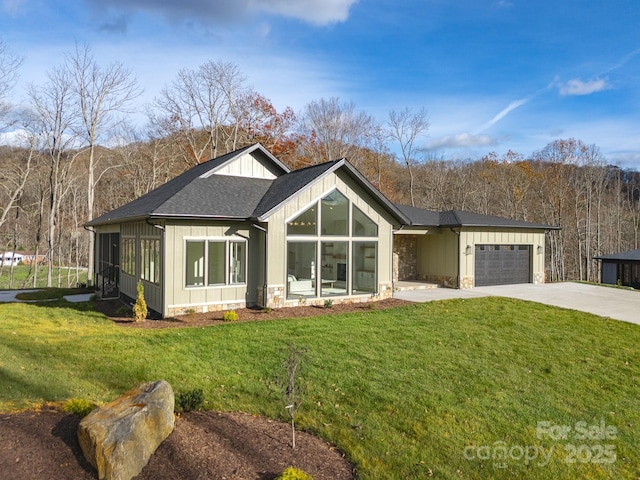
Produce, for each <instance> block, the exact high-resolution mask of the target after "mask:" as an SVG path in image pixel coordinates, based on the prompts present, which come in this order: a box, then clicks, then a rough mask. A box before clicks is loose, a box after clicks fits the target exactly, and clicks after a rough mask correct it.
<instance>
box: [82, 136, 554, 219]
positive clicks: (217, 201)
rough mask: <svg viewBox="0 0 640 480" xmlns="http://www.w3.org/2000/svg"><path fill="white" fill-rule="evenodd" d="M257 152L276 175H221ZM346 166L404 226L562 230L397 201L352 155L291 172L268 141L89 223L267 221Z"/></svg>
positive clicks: (196, 169) (186, 174)
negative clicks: (351, 160)
mask: <svg viewBox="0 0 640 480" xmlns="http://www.w3.org/2000/svg"><path fill="white" fill-rule="evenodd" d="M245 153H253V154H256V155H259V156H262V157H263V158H264V159H266V160H267V163H268V165H269V167H268V168H269V169H270V170H271V171H272V173H273V174H274V175H275V179H266V178H254V177H243V176H233V175H228V174H225V175H217V174H216V172H217V171H218V170H219V169H220V168H222V167H223V166H224V165H225V164H227V163H228V162H231V161H233V160H234V159H236V158H238V157H239V156H240V155H242V154H245ZM338 170H340V171H341V172H343V173H344V174H346V175H347V176H348V177H349V178H351V180H353V181H354V182H355V183H356V184H357V185H358V186H359V187H361V188H362V189H363V190H364V191H365V192H367V193H368V194H369V195H371V197H373V198H374V199H375V200H376V201H377V202H378V204H379V205H380V206H381V207H382V208H384V209H385V210H386V211H387V212H388V213H389V214H390V215H391V216H392V217H393V218H395V220H396V221H397V222H398V224H399V225H408V226H412V227H498V228H535V229H545V230H550V229H556V228H557V227H552V226H548V225H543V224H539V223H532V222H524V221H520V220H512V219H508V218H503V217H496V216H492V215H481V214H477V213H471V212H465V211H461V210H450V211H447V212H437V211H433V210H425V209H422V208H416V207H410V206H408V205H396V204H393V203H391V202H390V201H389V200H388V199H387V198H386V197H385V196H384V195H382V193H380V192H379V191H378V190H377V189H376V188H375V187H374V186H373V185H372V184H371V183H370V182H369V181H368V180H367V179H366V178H365V177H364V176H363V175H362V174H361V173H360V172H359V171H358V170H357V169H356V168H355V167H353V166H352V165H351V164H350V163H349V162H348V161H347V160H346V159H344V158H342V159H340V160H333V161H330V162H325V163H320V164H317V165H312V166H310V167H306V168H302V169H299V170H295V171H293V172H292V171H290V170H289V169H288V168H287V167H286V166H285V165H284V164H282V163H281V162H280V161H279V160H278V159H276V158H275V157H274V156H273V155H272V154H271V153H269V151H268V150H266V149H265V148H264V147H263V146H262V145H260V144H255V145H251V146H248V147H245V148H242V149H240V150H236V151H234V152H231V153H228V154H226V155H223V156H221V157H218V158H215V159H213V160H210V161H208V162H205V163H202V164H200V165H196V166H195V167H193V168H191V169H189V170H187V171H186V172H184V173H183V174H181V175H179V176H177V177H176V178H174V179H172V180H170V181H169V182H167V183H165V184H164V185H161V186H160V187H158V188H156V189H155V190H152V191H151V192H149V193H147V194H146V195H143V196H142V197H140V198H137V199H136V200H133V201H132V202H130V203H127V204H126V205H123V206H121V207H119V208H116V209H115V210H112V211H110V212H108V213H105V214H104V215H101V216H99V217H97V218H95V219H93V220H92V221H90V222H88V223H87V225H88V226H95V225H104V224H109V223H119V222H123V221H135V220H144V219H153V218H156V219H158V218H184V219H221V220H258V221H265V220H266V219H267V218H268V217H269V216H270V215H271V213H272V212H274V211H275V210H276V209H278V208H280V206H281V205H282V204H283V203H285V202H287V201H288V200H289V199H290V198H291V197H292V196H294V195H295V194H297V193H298V192H300V191H302V190H303V189H305V188H306V187H308V186H309V185H311V184H312V183H314V182H316V181H319V180H320V179H321V178H323V177H324V176H326V175H329V174H331V173H333V172H337V171H338Z"/></svg>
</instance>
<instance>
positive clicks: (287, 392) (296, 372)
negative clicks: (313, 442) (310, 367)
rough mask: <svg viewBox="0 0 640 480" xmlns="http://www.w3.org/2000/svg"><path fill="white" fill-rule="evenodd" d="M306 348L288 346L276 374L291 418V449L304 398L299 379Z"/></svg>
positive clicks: (302, 385) (306, 351) (293, 446)
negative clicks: (299, 409) (298, 413)
mask: <svg viewBox="0 0 640 480" xmlns="http://www.w3.org/2000/svg"><path fill="white" fill-rule="evenodd" d="M307 357H308V350H307V347H304V346H298V345H295V344H292V343H291V344H289V345H288V346H287V351H286V357H285V358H284V360H283V361H282V368H281V370H280V371H279V372H278V373H277V374H276V385H277V387H278V389H279V390H280V393H281V394H282V399H283V400H284V404H285V407H284V408H285V410H286V411H287V414H288V415H289V418H291V448H296V425H295V416H296V412H297V411H298V408H299V407H300V404H301V403H302V399H303V398H304V391H305V389H304V383H302V380H301V378H300V373H301V370H302V368H303V366H304V364H305V362H306V360H307Z"/></svg>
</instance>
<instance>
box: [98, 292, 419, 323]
mask: <svg viewBox="0 0 640 480" xmlns="http://www.w3.org/2000/svg"><path fill="white" fill-rule="evenodd" d="M410 303H411V302H408V301H406V300H400V299H397V298H388V299H385V300H380V301H378V302H373V303H337V304H334V305H333V306H332V307H331V308H324V307H323V306H312V305H308V306H303V307H286V308H274V309H271V310H264V309H261V308H238V309H236V310H235V311H236V313H237V314H238V320H237V321H238V322H255V321H264V320H276V319H284V318H303V317H315V316H318V315H339V314H342V313H351V312H370V311H375V310H384V309H387V308H393V307H400V306H403V305H408V304H410ZM94 305H95V307H94V308H95V309H96V310H98V311H99V312H101V313H103V314H105V315H106V316H107V317H109V318H111V320H113V321H114V322H115V323H116V324H118V325H122V326H124V327H133V328H180V327H206V326H212V325H220V324H222V323H229V322H225V321H224V320H223V319H222V315H223V313H224V312H222V311H218V312H208V313H194V314H191V315H181V316H178V317H174V318H171V319H165V320H144V321H142V322H136V321H134V319H133V318H132V317H131V316H128V317H123V316H122V314H121V311H122V307H123V306H124V304H123V303H122V302H121V301H120V300H104V301H98V302H95V304H94Z"/></svg>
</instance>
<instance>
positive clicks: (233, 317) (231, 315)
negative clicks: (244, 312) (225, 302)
mask: <svg viewBox="0 0 640 480" xmlns="http://www.w3.org/2000/svg"><path fill="white" fill-rule="evenodd" d="M222 320H224V321H225V322H235V321H237V320H238V314H237V313H236V311H235V310H228V311H226V312H224V313H223V314H222Z"/></svg>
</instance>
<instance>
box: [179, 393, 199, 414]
mask: <svg viewBox="0 0 640 480" xmlns="http://www.w3.org/2000/svg"><path fill="white" fill-rule="evenodd" d="M203 403H204V392H203V391H202V389H201V388H195V389H193V390H187V391H186V392H182V393H178V395H176V411H181V412H191V411H193V410H200V408H202V404H203Z"/></svg>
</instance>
